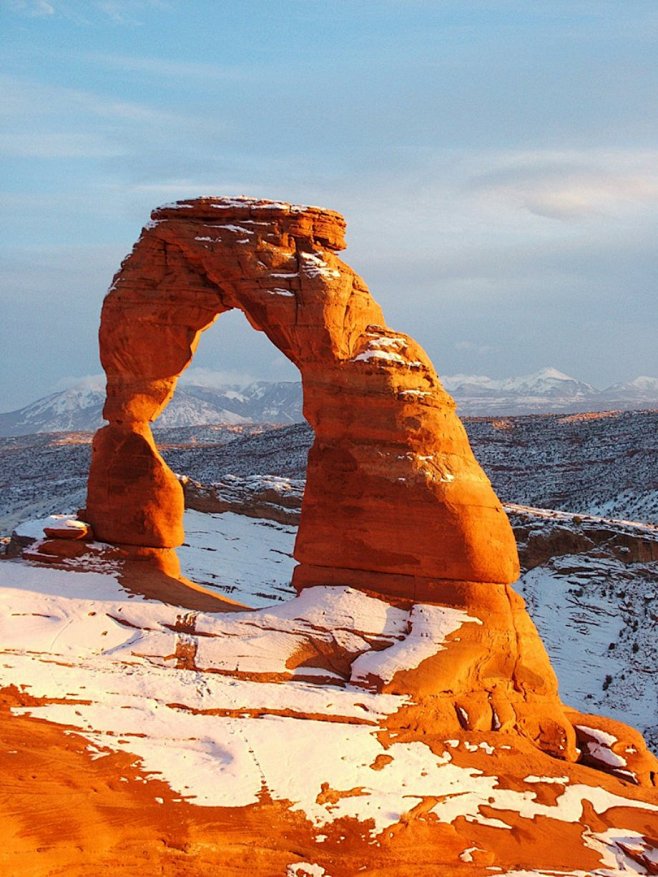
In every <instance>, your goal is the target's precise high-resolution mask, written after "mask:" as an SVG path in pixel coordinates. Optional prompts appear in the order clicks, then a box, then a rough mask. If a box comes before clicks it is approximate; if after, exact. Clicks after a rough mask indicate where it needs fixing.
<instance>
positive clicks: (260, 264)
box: [86, 198, 518, 596]
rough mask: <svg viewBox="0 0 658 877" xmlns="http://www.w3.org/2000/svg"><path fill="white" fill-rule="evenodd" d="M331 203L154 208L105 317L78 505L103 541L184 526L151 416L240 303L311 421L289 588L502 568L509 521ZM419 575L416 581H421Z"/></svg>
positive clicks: (215, 202) (167, 538) (163, 541)
mask: <svg viewBox="0 0 658 877" xmlns="http://www.w3.org/2000/svg"><path fill="white" fill-rule="evenodd" d="M344 228H345V223H344V221H343V219H342V218H341V217H340V216H339V215H338V214H336V213H333V212H332V211H327V210H321V209H319V208H316V207H297V206H293V205H289V204H284V203H280V202H269V201H258V200H253V199H247V198H238V199H228V198H223V199H220V198H217V199H214V198H202V199H197V200H194V201H184V202H179V203H177V204H175V205H171V206H169V207H164V208H160V209H159V210H156V211H154V213H153V214H152V222H151V223H150V224H149V225H148V226H147V227H146V228H145V229H144V231H143V232H142V235H141V237H140V239H139V241H138V242H137V244H136V245H135V248H134V249H133V252H132V253H131V254H130V256H128V258H127V259H126V260H125V261H124V263H123V265H122V266H121V269H120V271H119V272H118V274H117V275H116V277H115V279H114V283H113V285H112V288H111V290H110V293H109V294H108V296H107V298H106V300H105V303H104V306H103V315H102V321H101V330H100V344H101V360H102V363H103V367H104V369H105V371H106V373H107V402H106V405H105V417H106V418H107V419H108V420H109V421H110V426H109V427H107V428H106V429H105V430H101V431H100V432H99V433H98V434H97V436H96V439H95V441H94V454H93V461H92V468H91V473H90V479H89V494H88V499H87V511H86V514H87V516H88V518H89V520H90V521H91V523H92V525H93V526H94V529H95V532H96V533H97V535H98V537H99V538H101V539H104V540H106V541H109V542H114V543H124V544H133V545H143V546H149V547H154V548H171V547H175V546H176V545H179V544H180V543H181V542H182V539H183V532H182V528H181V523H180V521H181V515H182V494H181V490H180V486H179V485H178V483H177V482H176V481H175V479H174V478H173V475H171V473H170V472H169V470H168V469H167V467H166V466H165V464H164V462H163V461H162V459H161V457H160V456H159V454H158V452H157V450H156V448H155V446H154V444H153V440H152V437H151V434H150V429H149V426H148V423H149V421H151V420H153V419H154V418H155V417H157V416H158V414H159V413H160V412H161V411H162V410H163V408H164V407H165V406H166V404H167V402H168V401H169V399H170V398H171V395H172V393H173V391H174V388H175V385H176V380H177V378H178V376H179V374H180V373H181V372H182V371H183V370H184V369H185V367H186V366H187V365H188V364H189V362H190V360H191V358H192V356H193V354H194V350H195V348H196V345H197V343H198V340H199V336H200V333H201V332H202V331H203V330H204V329H206V328H207V327H208V326H209V325H210V324H211V323H212V322H213V321H214V320H215V319H216V317H217V316H218V315H220V314H221V313H223V312H224V311H226V310H229V309H231V308H236V307H237V308H239V309H240V310H242V311H243V312H244V313H245V315H246V316H247V318H248V320H249V321H250V323H251V324H252V325H253V326H254V327H255V328H256V329H258V330H260V331H263V332H265V333H266V334H267V335H268V337H269V338H270V339H271V340H272V342H273V343H274V344H275V345H276V347H278V348H279V350H281V351H282V352H283V353H284V354H285V355H286V356H287V357H288V358H289V359H291V360H292V362H294V363H295V364H296V365H297V366H298V367H299V369H300V371H301V374H302V382H303V387H304V413H305V416H306V418H307V419H308V421H309V422H310V423H311V425H312V426H313V429H314V430H315V444H314V446H313V448H312V450H311V453H310V455H309V464H308V473H307V487H306V493H305V498H304V504H303V508H302V518H301V524H300V529H299V536H298V540H297V545H296V549H295V556H296V558H297V559H298V560H299V562H300V566H299V567H298V571H297V573H296V582H297V583H298V585H299V586H300V587H304V586H306V585H309V584H315V583H324V582H327V581H336V582H340V583H341V584H351V585H355V586H357V587H363V580H364V577H365V579H367V587H371V588H373V589H374V590H378V591H382V592H384V593H386V592H387V591H390V590H391V585H390V584H387V581H388V580H389V577H392V579H391V581H392V582H393V590H399V587H398V585H399V582H402V581H404V582H408V583H412V591H409V590H407V591H406V593H407V595H409V596H413V583H415V582H417V581H423V582H425V583H426V585H425V587H426V589H427V588H428V589H429V591H430V592H431V593H434V594H438V593H439V592H440V590H441V586H442V583H443V582H445V581H455V580H457V581H462V580H463V581H472V582H490V583H500V584H506V583H509V582H511V581H513V580H514V579H515V578H516V576H517V574H518V560H517V554H516V547H515V544H514V538H513V535H512V531H511V529H510V527H509V524H508V522H507V518H506V516H505V514H504V512H503V510H502V508H501V506H500V503H499V501H498V499H497V497H496V496H495V494H494V492H493V490H492V488H491V485H490V483H489V481H488V479H487V477H486V476H485V475H484V473H483V472H482V470H481V468H480V467H479V465H478V463H477V462H476V460H475V458H474V457H473V454H472V452H471V449H470V446H469V444H468V440H467V437H466V433H465V431H464V429H463V427H462V424H461V422H460V421H459V419H458V418H457V416H456V414H455V410H454V403H453V401H452V399H451V398H450V397H449V396H448V395H447V394H446V393H445V391H444V390H443V388H442V386H441V384H440V381H439V379H438V377H437V375H436V372H435V371H434V368H433V367H432V364H431V363H430V361H429V359H428V357H427V355H426V354H425V353H424V351H423V350H422V349H421V348H420V347H419V346H418V345H417V344H416V343H415V342H414V341H413V340H412V339H411V338H409V337H407V336H406V335H402V334H399V333H396V332H394V331H392V330H391V329H389V328H388V327H387V326H386V324H385V322H384V318H383V315H382V312H381V309H380V308H379V306H378V305H377V304H376V302H375V301H374V300H373V298H372V297H371V295H370V293H369V291H368V288H367V287H366V285H365V283H364V282H363V281H362V280H361V278H360V277H358V275H356V274H355V273H354V271H352V269H351V268H350V267H349V266H348V265H346V264H345V263H344V262H342V261H340V260H339V259H338V257H337V256H336V251H337V250H340V249H342V248H343V246H344V237H343V235H344ZM428 582H429V583H430V584H427V583H428Z"/></svg>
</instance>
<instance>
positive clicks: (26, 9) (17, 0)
mask: <svg viewBox="0 0 658 877" xmlns="http://www.w3.org/2000/svg"><path fill="white" fill-rule="evenodd" d="M2 5H3V6H4V7H5V8H6V9H9V10H10V11H11V12H16V13H18V14H19V15H26V16H28V17H29V18H43V17H44V16H48V15H54V14H55V7H54V6H53V4H52V3H48V2H47V0H3V3H2Z"/></svg>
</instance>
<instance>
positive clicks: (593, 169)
mask: <svg viewBox="0 0 658 877" xmlns="http://www.w3.org/2000/svg"><path fill="white" fill-rule="evenodd" d="M493 159H494V160H493V162H492V165H491V168H490V169H489V170H488V171H487V172H486V173H484V174H480V175H475V176H473V177H472V178H471V179H470V180H468V181H467V183H466V186H465V188H466V190H470V191H471V192H473V193H474V194H475V196H476V197H477V198H478V199H479V200H480V201H481V202H482V203H483V204H484V205H487V204H488V205H489V206H493V205H495V206H496V208H497V209H501V208H507V209H508V210H513V211H517V212H518V211H528V212H530V213H532V214H535V215H537V216H541V217H545V218H549V219H558V220H563V221H572V220H581V219H584V218H587V217H597V216H598V217H606V216H608V217H613V216H616V215H620V214H628V213H629V212H632V211H637V210H642V209H644V208H646V207H649V208H654V207H657V206H658V152H657V151H644V150H618V151H603V150H583V151H568V152H550V151H536V152H534V153H526V152H520V153H518V154H516V155H514V154H503V155H501V156H499V157H495V156H494V157H493Z"/></svg>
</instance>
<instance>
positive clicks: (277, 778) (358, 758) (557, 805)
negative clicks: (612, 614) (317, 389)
mask: <svg viewBox="0 0 658 877" xmlns="http://www.w3.org/2000/svg"><path fill="white" fill-rule="evenodd" d="M217 517H218V516H212V517H209V516H204V515H200V513H193V514H192V518H191V520H192V521H194V520H195V519H196V518H209V521H208V522H206V525H204V526H208V527H211V526H214V525H215V524H216V523H217V520H216V518H217ZM221 517H222V518H224V519H228V522H227V521H226V520H225V521H224V522H223V524H224V525H226V526H228V527H229V528H230V526H231V521H230V518H229V516H228V515H224V516H221ZM231 517H233V518H235V517H237V516H231ZM233 523H234V525H235V526H236V527H238V525H237V524H235V522H233ZM244 523H245V522H244V521H242V522H240V525H239V526H242V525H243V524H244ZM263 523H264V522H262V521H259V522H255V523H254V522H253V521H252V522H249V524H248V525H249V526H253V527H256V526H260V527H261V530H260V531H258V532H260V533H261V534H262V535H263V536H266V535H267V534H268V530H267V529H266V528H264V527H263ZM188 527H189V525H188ZM200 528H201V531H202V532H204V533H205V531H204V530H203V526H202V525H200ZM28 529H29V527H28ZM288 529H289V531H292V528H288ZM233 532H234V533H237V532H238V530H237V529H236V530H234V531H233ZM242 532H244V531H242ZM271 533H272V534H275V535H274V536H273V539H274V542H273V543H272V545H276V544H280V543H279V542H277V540H280V539H281V540H282V539H284V538H285V539H287V540H291V538H292V532H287V533H285V530H283V531H282V530H277V529H272V531H271ZM206 535H207V534H206ZM204 539H205V535H204V537H203V538H202V537H201V536H199V545H198V546H197V549H194V550H195V551H196V550H200V549H201V548H202V543H203V541H204ZM230 544H231V538H230V530H229V531H228V532H225V533H224V535H223V536H222V538H221V539H220V538H219V536H217V537H216V541H215V543H214V545H215V547H217V548H218V549H219V547H220V545H221V547H222V551H221V556H224V555H225V554H226V553H227V551H228V547H229V546H230ZM287 544H288V545H289V541H288V543H287ZM190 550H192V549H190ZM210 553H211V554H212V552H210ZM217 553H218V556H219V554H220V553H219V551H218V552H217ZM256 553H258V552H256ZM267 555H268V549H264V550H262V551H261V556H260V558H256V559H255V561H254V570H253V571H252V573H251V576H252V578H251V581H252V586H253V588H255V589H257V588H258V585H257V584H256V581H257V576H258V572H257V570H259V569H260V570H261V571H262V570H264V569H265V568H266V567H267V561H266V560H265V559H264V558H265V557H267ZM235 568H236V570H237V560H236V567H235ZM263 590H265V587H263ZM234 596H236V597H239V595H238V594H234ZM472 623H476V624H477V623H481V622H480V621H479V619H476V618H473V617H469V616H468V615H466V614H465V613H463V612H460V611H458V610H453V609H446V608H444V607H440V606H434V605H425V604H416V605H414V606H412V607H411V608H410V609H407V608H400V607H394V606H391V605H389V604H388V603H386V602H385V601H384V600H380V599H378V598H376V597H373V596H370V595H368V594H366V593H363V592H361V591H357V590H355V589H352V588H347V587H322V586H318V587H315V588H310V589H307V590H305V591H303V592H302V594H301V595H299V596H298V597H296V598H294V599H290V600H288V601H287V602H284V603H279V604H277V605H274V606H269V607H267V608H262V609H260V610H257V611H243V612H236V613H209V612H188V611H186V610H183V609H180V608H178V607H176V606H170V605H165V604H161V603H159V602H157V601H154V600H147V599H145V598H142V597H139V596H134V595H132V594H130V593H128V592H127V591H126V590H124V589H123V587H122V586H121V584H120V582H119V580H118V578H117V576H116V574H100V573H92V572H78V573H71V572H65V571H62V570H56V569H52V568H45V567H38V566H30V565H28V564H26V563H21V562H13V561H4V562H3V563H2V564H0V685H1V686H5V685H11V684H15V685H21V686H25V691H26V692H27V693H28V694H30V695H33V696H34V697H37V698H39V697H44V698H51V699H55V700H57V701H59V702H57V703H52V702H50V703H44V704H42V705H33V706H26V707H15V708H14V712H15V713H16V714H31V715H34V716H38V717H40V718H44V719H48V720H49V721H51V722H55V723H59V724H61V725H62V726H64V727H66V728H73V729H76V730H77V732H78V733H80V734H81V735H82V736H83V737H84V738H85V739H86V740H87V741H88V743H89V744H90V745H92V746H93V747H94V750H93V753H92V754H94V756H98V757H102V755H103V753H105V752H112V751H123V752H126V753H129V754H131V755H133V756H134V757H135V758H136V759H139V763H140V767H141V770H142V771H143V773H144V775H145V776H146V777H151V776H153V777H157V778H158V779H161V780H164V781H165V782H167V783H168V784H169V786H170V787H171V789H172V790H173V792H174V794H175V795H178V796H180V797H181V798H186V799H188V800H190V802H192V803H194V804H196V805H198V806H227V807H240V806H247V805H249V804H254V803H256V802H257V801H258V800H259V797H260V796H261V794H262V790H263V788H264V787H265V788H267V790H268V791H269V794H270V795H271V796H272V798H273V799H275V800H281V801H287V802H289V805H288V806H289V807H290V809H291V810H292V811H294V812H300V813H302V814H304V815H305V816H306V817H307V818H308V819H309V820H310V821H311V822H312V824H313V825H314V826H315V827H316V828H317V829H318V832H321V830H322V829H323V827H325V826H328V825H330V824H331V823H333V822H335V821H336V820H338V819H340V818H342V817H344V816H347V817H353V818H355V819H357V820H359V821H361V822H362V823H364V831H365V832H369V833H370V834H371V835H373V836H376V835H377V834H379V833H381V832H382V831H384V830H385V829H386V828H388V827H389V826H391V825H394V824H396V823H397V822H399V821H400V819H401V818H402V817H403V815H404V814H405V813H408V812H409V811H410V810H412V809H413V808H414V807H415V806H416V805H417V804H419V803H421V802H422V801H423V800H426V799H428V798H432V799H436V800H437V803H436V804H435V805H434V806H433V807H432V810H431V812H432V813H433V814H434V815H435V816H436V817H437V818H438V819H439V820H441V821H444V822H453V821H454V820H455V819H457V818H458V817H463V818H465V819H466V820H467V821H474V822H478V823H481V824H486V825H490V826H492V827H497V828H500V829H509V828H510V825H509V817H508V815H507V811H512V812H513V813H516V814H517V817H518V818H521V819H535V818H536V817H537V816H545V817H548V818H551V819H555V820H560V821H565V822H573V821H578V820H579V819H580V818H581V816H582V813H583V806H584V802H586V801H587V802H589V803H590V805H591V806H592V808H593V809H594V810H595V812H597V813H599V814H604V813H605V812H606V811H607V810H609V809H610V808H612V807H618V806H620V807H621V806H623V807H639V808H642V809H645V810H648V811H651V812H658V807H655V806H653V805H649V804H646V803H642V802H638V801H635V800H631V799H626V798H624V797H622V796H621V795H615V794H612V793H609V792H607V791H605V790H603V789H601V788H597V787H595V786H594V787H593V786H589V785H585V784H582V783H574V784H569V783H568V781H567V778H566V777H551V778H549V777H541V776H537V777H535V776H530V777H528V778H527V782H528V783H535V782H553V783H556V784H557V783H563V784H564V789H563V790H560V794H559V795H557V797H556V799H555V802H554V803H551V804H543V803H540V802H539V801H538V800H537V793H536V792H535V791H534V790H533V789H532V788H529V789H521V790H514V789H506V788H504V787H502V785H503V784H502V783H501V780H500V779H499V777H498V776H497V775H496V773H495V768H494V765H495V760H494V759H493V758H492V759H491V765H492V767H491V769H487V770H486V771H485V770H482V769H476V768H472V767H462V766H459V765H457V764H455V763H454V761H453V760H452V755H451V754H450V752H448V751H446V752H444V753H443V754H442V755H437V754H435V753H434V752H432V750H431V749H430V748H429V747H428V746H427V745H425V744H424V743H422V742H407V743H400V742H392V743H390V742H389V745H388V746H385V745H384V744H383V742H381V741H380V737H379V732H380V731H381V729H382V723H383V722H384V721H385V720H386V717H387V716H389V715H391V714H393V713H395V712H396V711H398V710H399V709H400V708H401V707H403V706H405V705H406V704H407V703H408V700H407V699H406V698H405V697H402V696H399V695H390V694H375V693H372V692H371V691H369V690H367V686H368V684H370V683H371V682H372V680H373V679H374V678H375V677H376V678H378V679H379V680H381V681H383V682H386V681H389V680H390V679H392V678H393V676H394V674H395V673H396V672H398V671H400V670H409V669H413V668H415V667H417V666H419V664H421V663H422V661H424V660H425V659H426V658H427V657H429V656H430V655H432V654H434V653H436V652H437V651H439V650H441V649H446V648H448V649H449V647H450V640H449V637H450V634H451V633H453V632H455V631H457V630H458V629H459V627H460V626H461V625H463V624H472ZM181 628H183V629H181ZM183 654H184V655H186V656H187V663H181V659H180V657H178V656H182V655H183ZM331 655H340V656H341V660H340V662H338V663H337V664H335V665H334V664H332V663H331V661H329V663H327V660H326V656H331ZM190 656H191V657H190ZM190 661H191V662H192V663H190ZM184 667H189V668H190V669H184ZM341 667H342V668H343V669H341ZM608 736H611V735H608ZM601 739H602V742H606V741H605V740H604V739H603V738H601ZM462 742H464V744H465V746H464V748H465V749H468V750H474V749H476V748H477V749H479V750H481V751H483V752H486V753H487V754H488V755H492V756H493V755H494V750H493V747H492V746H491V745H490V744H488V743H486V741H485V742H482V741H477V740H475V741H469V740H468V739H466V740H465V741H462ZM448 743H449V745H450V746H451V747H452V748H456V746H457V745H460V741H459V740H451V741H448ZM466 744H468V746H466ZM383 754H386V755H388V756H390V758H391V759H392V760H391V761H390V762H388V763H386V764H385V765H384V766H383V767H382V768H381V769H380V770H373V767H372V765H373V764H374V762H375V760H376V759H377V756H379V755H383ZM563 781H564V782H563ZM324 784H328V785H329V787H330V788H331V789H332V790H334V791H335V792H336V793H338V798H337V800H336V799H335V798H334V797H333V796H332V799H331V801H328V800H324V799H323V797H322V794H321V793H322V790H323V786H324ZM341 793H343V794H342V795H341ZM348 793H351V794H348ZM483 806H486V807H487V808H489V815H488V816H487V817H484V816H483V815H482V813H481V808H482V807H483ZM369 820H371V821H369ZM608 834H609V832H608ZM591 843H592V844H595V843H596V844H599V845H603V846H604V847H605V849H606V850H609V849H610V847H611V844H612V845H613V846H615V839H614V838H612V837H608V836H607V835H605V836H604V835H600V836H594V835H592V840H591ZM638 843H639V841H638ZM602 848H603V847H602ZM616 849H617V850H619V848H617V847H616ZM473 851H474V850H472V849H471V852H473ZM465 852H467V851H465ZM615 855H617V854H616V853H615ZM294 867H296V868H302V867H304V868H308V867H309V865H307V864H305V863H303V862H300V863H297V864H296V865H295V866H294ZM311 867H312V866H311ZM293 873H294V872H293ZM300 873H303V872H300ZM311 873H312V872H311ZM318 873H320V872H318Z"/></svg>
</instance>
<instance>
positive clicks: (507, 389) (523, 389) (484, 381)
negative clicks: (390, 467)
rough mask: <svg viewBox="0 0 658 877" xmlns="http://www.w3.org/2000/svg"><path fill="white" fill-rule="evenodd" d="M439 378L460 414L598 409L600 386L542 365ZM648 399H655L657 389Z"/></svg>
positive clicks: (600, 394)
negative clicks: (526, 371)
mask: <svg viewBox="0 0 658 877" xmlns="http://www.w3.org/2000/svg"><path fill="white" fill-rule="evenodd" d="M442 381H443V385H444V386H445V388H446V390H448V392H449V393H451V394H452V395H453V396H454V397H455V399H456V401H457V404H458V406H459V412H460V414H463V415H473V416H483V417H484V416H486V415H490V414H542V413H548V412H556V413H557V412H564V413H567V412H577V411H596V410H601V406H602V401H603V400H602V398H601V396H602V393H601V391H600V390H597V389H596V388H595V387H593V386H592V385H591V384H586V383H584V382H583V381H579V380H577V379H576V378H572V377H571V376H570V375H566V374H564V373H563V372H561V371H558V370H557V369H555V368H543V369H541V370H540V371H538V372H535V373H534V374H531V375H524V376H522V377H518V378H503V379H500V380H496V379H493V378H489V377H486V376H483V375H448V376H446V377H444V378H443V379H442ZM619 395H621V394H619ZM651 399H652V400H653V401H654V402H655V401H656V400H658V392H656V393H654V394H653V396H651ZM638 402H639V399H638ZM603 407H607V403H603ZM619 407H623V408H627V407H634V406H628V405H625V404H624V405H620V406H619Z"/></svg>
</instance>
